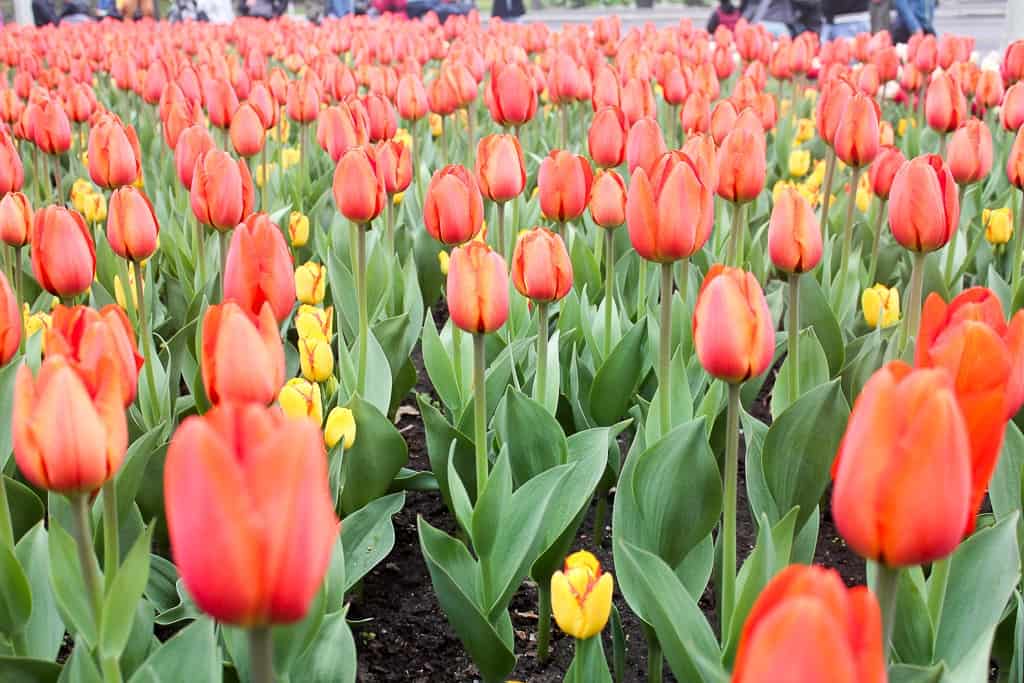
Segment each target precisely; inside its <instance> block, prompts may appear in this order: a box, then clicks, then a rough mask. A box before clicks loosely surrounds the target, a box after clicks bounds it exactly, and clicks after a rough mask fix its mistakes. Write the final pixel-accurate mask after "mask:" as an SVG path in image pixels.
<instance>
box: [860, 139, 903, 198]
mask: <svg viewBox="0 0 1024 683" xmlns="http://www.w3.org/2000/svg"><path fill="white" fill-rule="evenodd" d="M906 160H907V159H906V157H904V156H903V151H902V150H901V149H900V148H899V147H893V146H892V145H883V146H882V147H881V148H879V150H878V156H876V157H875V160H874V162H872V164H871V166H870V167H869V168H868V180H869V181H870V182H871V191H872V192H874V193H875V196H876V197H879V198H880V199H888V198H889V191H890V190H891V189H892V181H893V179H894V178H895V177H896V172H897V171H899V170H900V168H901V167H902V166H903V164H904V162H906Z"/></svg>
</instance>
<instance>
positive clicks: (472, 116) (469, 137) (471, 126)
mask: <svg viewBox="0 0 1024 683" xmlns="http://www.w3.org/2000/svg"><path fill="white" fill-rule="evenodd" d="M475 155H476V99H473V100H472V101H471V102H470V103H469V107H467V108H466V168H473V159H474V157H475Z"/></svg>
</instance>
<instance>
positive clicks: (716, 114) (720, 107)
mask: <svg viewBox="0 0 1024 683" xmlns="http://www.w3.org/2000/svg"><path fill="white" fill-rule="evenodd" d="M738 118H739V112H737V111H736V105H734V104H733V103H732V102H730V101H729V100H722V101H721V102H719V103H718V104H716V105H715V108H714V109H712V110H711V119H710V128H711V136H712V137H713V138H714V139H715V144H716V145H720V144H722V142H723V141H724V140H725V136H726V135H728V134H729V133H730V132H731V131H732V129H733V127H734V126H735V125H736V119H738Z"/></svg>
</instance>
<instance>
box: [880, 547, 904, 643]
mask: <svg viewBox="0 0 1024 683" xmlns="http://www.w3.org/2000/svg"><path fill="white" fill-rule="evenodd" d="M875 567H876V568H877V574H876V575H875V595H876V596H877V597H878V605H879V607H881V608H882V648H883V651H884V652H885V653H886V657H885V659H886V661H889V656H888V655H889V642H890V641H891V640H892V629H893V626H894V625H895V623H896V598H897V596H898V594H899V587H900V570H899V568H894V567H888V566H886V565H884V564H880V563H879V564H876V565H875Z"/></svg>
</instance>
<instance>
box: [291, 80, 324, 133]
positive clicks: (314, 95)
mask: <svg viewBox="0 0 1024 683" xmlns="http://www.w3.org/2000/svg"><path fill="white" fill-rule="evenodd" d="M286 104H287V106H286V111H287V113H288V118H290V119H291V120H292V121H295V122H296V123H312V122H313V121H314V120H315V119H316V115H317V113H318V112H319V111H320V90H319V88H317V86H316V84H315V83H314V82H313V81H311V80H308V79H302V80H298V81H291V82H290V83H289V84H288V101H287V103H286Z"/></svg>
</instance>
